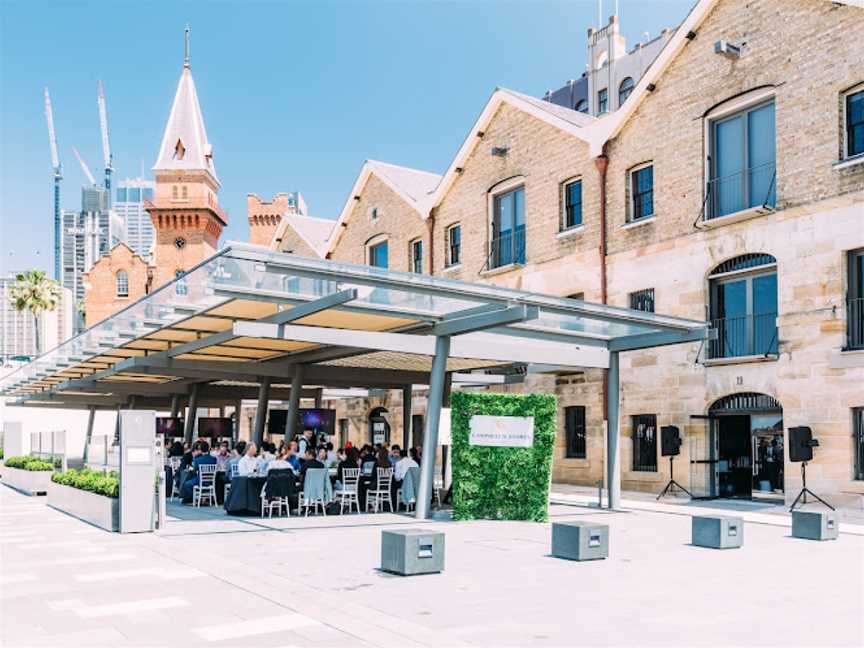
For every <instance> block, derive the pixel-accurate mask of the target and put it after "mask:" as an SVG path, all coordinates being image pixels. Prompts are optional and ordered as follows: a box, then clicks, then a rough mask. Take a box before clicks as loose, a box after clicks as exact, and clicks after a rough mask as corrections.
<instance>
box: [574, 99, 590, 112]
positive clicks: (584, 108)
mask: <svg viewBox="0 0 864 648" xmlns="http://www.w3.org/2000/svg"><path fill="white" fill-rule="evenodd" d="M576 110H577V111H579V112H581V113H587V112H588V101H587V100H585V99H580V100H579V101H578V102H577V103H576Z"/></svg>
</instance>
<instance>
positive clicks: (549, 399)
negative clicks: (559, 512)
mask: <svg viewBox="0 0 864 648" xmlns="http://www.w3.org/2000/svg"><path fill="white" fill-rule="evenodd" d="M450 404H451V407H452V412H451V434H452V437H453V438H452V444H453V464H452V467H453V468H452V470H453V517H454V518H455V519H457V520H474V519H492V520H532V521H536V522H545V521H547V520H548V519H549V485H550V482H551V479H552V450H553V447H554V445H555V426H556V420H557V418H556V409H557V401H556V399H555V396H551V395H547V394H529V395H525V396H522V395H517V394H489V393H483V394H471V393H466V392H455V393H454V394H453V395H452V397H451V400H450Z"/></svg>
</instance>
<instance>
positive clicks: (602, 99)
mask: <svg viewBox="0 0 864 648" xmlns="http://www.w3.org/2000/svg"><path fill="white" fill-rule="evenodd" d="M608 110H609V91H608V90H607V89H606V88H603V89H602V90H601V91H600V92H598V93H597V114H598V115H602V114H603V113H605V112H607V111H608Z"/></svg>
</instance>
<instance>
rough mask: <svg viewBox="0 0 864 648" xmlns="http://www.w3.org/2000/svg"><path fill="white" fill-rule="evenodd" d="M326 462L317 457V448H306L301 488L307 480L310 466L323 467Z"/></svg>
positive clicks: (301, 471)
mask: <svg viewBox="0 0 864 648" xmlns="http://www.w3.org/2000/svg"><path fill="white" fill-rule="evenodd" d="M323 467H324V464H323V463H321V462H320V461H318V460H317V459H316V458H315V450H314V449H312V446H309V447H307V448H306V456H305V459H304V461H303V468H301V469H300V488H303V483H304V482H305V481H306V471H307V470H309V469H310V468H323Z"/></svg>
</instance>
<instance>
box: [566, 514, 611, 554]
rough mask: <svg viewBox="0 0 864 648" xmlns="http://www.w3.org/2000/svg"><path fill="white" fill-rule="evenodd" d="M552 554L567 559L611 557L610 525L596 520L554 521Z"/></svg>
mask: <svg viewBox="0 0 864 648" xmlns="http://www.w3.org/2000/svg"><path fill="white" fill-rule="evenodd" d="M552 555H553V556H555V557H556V558H565V559H567V560H602V559H603V558H608V557H609V525H607V524H597V523H595V522H553V523H552Z"/></svg>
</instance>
